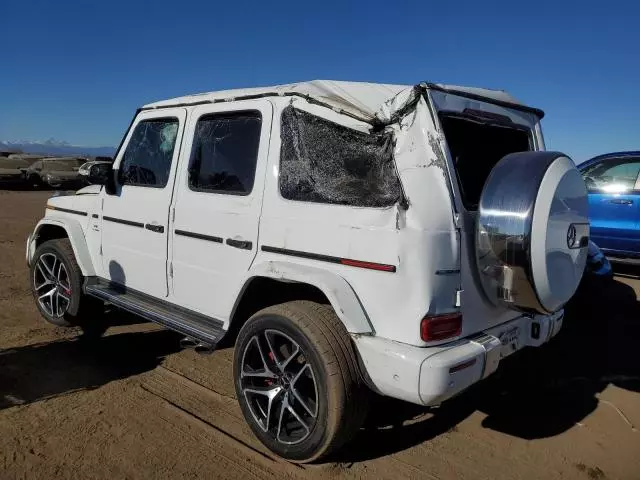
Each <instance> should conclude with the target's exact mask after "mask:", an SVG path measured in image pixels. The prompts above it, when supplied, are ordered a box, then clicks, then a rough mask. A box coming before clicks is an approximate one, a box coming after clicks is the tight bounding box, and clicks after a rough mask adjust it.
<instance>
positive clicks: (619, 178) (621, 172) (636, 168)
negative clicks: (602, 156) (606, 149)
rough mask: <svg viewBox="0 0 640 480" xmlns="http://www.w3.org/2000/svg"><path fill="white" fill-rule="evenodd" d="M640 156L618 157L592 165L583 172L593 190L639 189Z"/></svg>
mask: <svg viewBox="0 0 640 480" xmlns="http://www.w3.org/2000/svg"><path fill="white" fill-rule="evenodd" d="M639 173H640V158H632V159H629V158H626V159H624V158H616V159H612V160H606V161H604V162H601V163H598V164H596V165H592V166H591V167H588V168H586V169H585V170H584V171H583V172H582V176H583V178H584V181H585V184H586V185H587V188H588V189H589V191H591V192H602V193H624V192H628V191H632V190H638V189H639V188H638V185H637V180H638V174H639Z"/></svg>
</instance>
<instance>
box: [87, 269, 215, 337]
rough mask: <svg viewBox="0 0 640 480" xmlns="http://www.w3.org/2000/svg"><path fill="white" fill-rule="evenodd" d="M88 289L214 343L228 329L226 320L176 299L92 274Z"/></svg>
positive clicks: (157, 320) (121, 306) (184, 333)
mask: <svg viewBox="0 0 640 480" xmlns="http://www.w3.org/2000/svg"><path fill="white" fill-rule="evenodd" d="M84 291H85V293H86V294H87V295H91V296H93V297H96V298H99V299H101V300H104V301H106V302H109V303H111V304H112V305H115V306H116V307H119V308H121V309H122V310H126V311H127V312H131V313H133V314H135V315H139V316H140V317H142V318H144V319H146V320H149V321H151V322H155V323H158V324H160V325H162V326H163V327H167V328H169V329H171V330H175V331H176V332H179V333H182V334H183V335H186V336H188V337H191V338H194V339H196V340H199V341H200V342H202V343H204V344H207V345H209V346H211V347H214V346H215V344H216V343H218V342H219V341H220V340H221V339H222V337H223V336H224V334H225V333H226V330H224V329H223V325H224V324H223V322H221V321H220V320H217V319H214V318H211V317H207V316H205V315H202V314H200V313H197V312H194V311H192V310H188V309H186V308H183V307H179V306H177V305H174V304H172V303H169V302H166V301H164V300H159V299H157V298H154V297H151V296H149V295H146V294H144V293H141V292H138V291H135V290H132V289H130V288H127V287H124V286H122V285H119V284H114V283H111V282H109V281H108V280H104V279H102V278H98V277H91V278H88V279H87V281H86V283H85V286H84Z"/></svg>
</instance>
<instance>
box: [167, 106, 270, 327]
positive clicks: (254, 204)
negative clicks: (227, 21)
mask: <svg viewBox="0 0 640 480" xmlns="http://www.w3.org/2000/svg"><path fill="white" fill-rule="evenodd" d="M272 116H273V112H272V105H271V103H270V102H269V101H267V100H263V99H257V100H248V101H242V102H234V103H233V104H232V105H229V104H213V105H202V106H199V107H196V108H194V109H193V111H192V113H191V115H190V119H189V125H188V128H187V131H186V134H185V148H184V154H183V157H182V159H181V162H180V177H179V178H178V183H177V185H176V198H175V202H174V206H173V218H174V220H173V222H172V227H171V233H172V237H171V238H172V242H171V252H170V255H171V260H172V264H171V267H170V271H171V275H172V278H171V281H172V301H173V302H175V303H178V304H179V305H182V306H185V307H187V308H190V309H192V310H195V311H197V312H199V313H202V314H204V315H207V316H210V317H214V318H217V319H219V320H223V321H225V320H226V319H227V318H228V316H229V313H230V311H231V309H232V308H233V304H234V302H235V298H236V295H237V293H238V290H239V289H240V288H241V283H242V281H243V279H244V277H245V275H246V272H247V271H248V270H249V267H250V266H251V263H252V262H253V259H254V258H255V256H256V252H257V244H258V226H259V221H260V214H261V210H262V196H263V188H264V178H265V170H266V164H267V157H268V150H269V140H270V132H271V121H272Z"/></svg>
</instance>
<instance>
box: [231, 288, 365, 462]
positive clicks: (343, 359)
mask: <svg viewBox="0 0 640 480" xmlns="http://www.w3.org/2000/svg"><path fill="white" fill-rule="evenodd" d="M267 331H269V332H274V331H275V332H279V333H280V334H284V336H286V337H290V339H291V340H293V341H295V342H296V343H297V344H298V346H299V348H300V354H299V355H300V356H301V357H302V358H303V360H304V362H306V363H305V364H304V366H303V367H302V370H304V369H305V368H307V364H308V365H309V366H310V368H311V370H312V372H313V373H312V376H313V379H314V380H315V384H316V387H315V395H316V397H315V399H316V401H315V402H312V401H309V400H306V401H305V403H306V404H307V405H309V404H311V405H314V407H315V411H316V415H315V417H314V418H312V417H311V416H310V415H309V416H306V417H305V418H304V420H305V422H306V423H308V425H307V426H308V433H306V435H307V436H306V437H305V438H304V439H302V440H300V441H299V443H296V444H293V445H291V444H286V443H283V442H282V441H280V440H278V438H277V425H273V422H264V423H266V424H267V430H266V431H265V430H264V429H263V427H262V425H261V424H260V423H258V421H257V420H256V417H254V413H253V411H252V408H253V409H254V410H255V404H251V405H250V401H252V400H251V399H250V397H249V396H248V394H247V395H245V391H246V388H249V387H247V385H246V382H247V380H243V378H242V376H241V372H242V371H243V361H244V358H245V355H247V356H249V353H250V352H251V349H254V350H255V343H252V342H255V339H256V338H260V339H264V338H266V337H265V332H267ZM270 335H274V334H273V333H270ZM275 338H278V337H277V334H276V337H275ZM280 338H282V337H280ZM260 341H262V342H263V345H266V344H265V343H264V340H260ZM284 343H286V340H284ZM267 347H268V345H267ZM260 348H262V347H260ZM282 348H283V347H280V349H277V348H276V349H275V351H276V352H278V353H277V354H276V355H277V356H280V355H282ZM272 353H273V351H272ZM284 357H285V356H284V355H283V362H281V363H285V362H286V358H284ZM263 358H264V355H263ZM269 358H271V359H272V357H269ZM291 358H292V359H294V360H299V358H294V355H291ZM290 363H292V364H296V363H297V364H298V366H296V365H294V367H295V368H299V364H300V363H301V362H299V361H297V362H296V361H291V362H290ZM265 365H266V363H265ZM270 368H272V369H274V370H275V369H276V368H277V365H275V364H271V365H270ZM286 368H287V369H288V368H289V367H288V366H287V367H286ZM248 370H250V369H249V368H244V371H245V372H246V371H248ZM265 370H266V368H265ZM307 372H308V370H307ZM233 375H234V384H235V388H236V394H237V397H238V401H239V403H240V407H241V409H242V412H243V414H244V417H245V419H246V421H247V423H248V424H249V426H250V427H251V429H252V430H253V432H254V434H255V435H256V436H257V437H258V439H259V440H260V441H261V442H262V443H263V444H264V445H265V446H266V447H267V448H269V449H270V450H271V451H272V452H274V453H276V454H277V455H279V456H281V457H283V458H286V459H288V460H290V461H293V462H299V463H303V462H304V463H306V462H313V461H316V460H318V459H320V458H322V457H326V456H327V455H329V454H330V453H332V452H334V451H336V450H337V449H338V448H340V447H341V446H342V445H344V444H345V443H346V442H348V441H349V440H350V439H351V438H352V437H353V435H354V434H355V433H356V432H357V431H358V429H359V428H360V426H361V425H362V423H363V422H364V419H365V417H366V414H367V410H368V403H369V397H370V393H371V392H370V391H369V389H368V387H366V385H365V384H364V382H363V381H362V377H361V375H360V373H359V367H358V361H357V358H356V355H355V352H354V349H353V346H352V344H351V339H350V337H349V334H348V333H347V331H346V329H345V327H344V325H343V324H342V322H341V321H340V320H339V319H338V317H337V316H336V314H335V312H334V311H333V309H332V308H331V307H330V306H328V305H321V304H318V303H314V302H309V301H294V302H289V303H285V304H280V305H275V306H272V307H268V308H265V309H264V310H261V311H259V312H258V313H256V314H255V315H253V316H252V317H251V318H250V319H249V320H248V321H247V322H246V324H245V325H244V326H243V327H242V329H241V330H240V333H239V335H238V339H237V342H236V349H235V353H234V362H233ZM282 375H286V374H284V373H282ZM298 376H299V375H298ZM308 376H309V375H307V377H308ZM252 378H253V376H249V380H251V379H252ZM258 380H260V379H258ZM262 380H263V381H265V382H269V381H270V380H265V379H262ZM293 380H295V379H293ZM251 381H253V380H251ZM273 382H276V383H273ZM307 382H308V379H307ZM293 383H294V382H293V381H292V380H291V378H290V379H289V381H286V382H285V381H283V380H282V378H280V379H278V380H273V381H272V384H269V386H268V388H272V386H273V385H276V386H277V385H284V386H283V388H282V394H281V395H284V396H287V395H291V398H292V399H293V400H292V401H293V402H295V403H292V404H291V406H292V408H294V407H295V408H294V410H297V412H298V414H299V415H300V416H301V417H302V416H303V415H306V412H305V410H304V409H303V408H302V407H301V405H302V402H298V401H297V400H296V399H299V397H294V395H293V393H291V391H290V390H287V389H290V388H292V387H291V386H292V385H293ZM296 388H297V387H296ZM279 395H280V394H279ZM255 398H258V397H255ZM277 398H278V397H276V399H277ZM280 398H282V397H281V396H280ZM287 398H289V397H287ZM287 401H288V400H287ZM275 402H276V400H274V403H273V405H276V403H275ZM252 405H253V407H252ZM274 408H275V407H274ZM282 411H284V409H283V410H282ZM307 412H309V410H307ZM262 413H264V411H263V412H262ZM275 420H276V422H277V420H278V419H277V418H276V419H275ZM281 420H282V418H280V421H281ZM290 420H293V422H294V425H295V419H294V417H293V416H292V415H291V416H290ZM298 423H299V422H298ZM284 430H285V432H286V433H287V434H288V429H284ZM293 431H294V432H295V430H293ZM303 433H304V430H303Z"/></svg>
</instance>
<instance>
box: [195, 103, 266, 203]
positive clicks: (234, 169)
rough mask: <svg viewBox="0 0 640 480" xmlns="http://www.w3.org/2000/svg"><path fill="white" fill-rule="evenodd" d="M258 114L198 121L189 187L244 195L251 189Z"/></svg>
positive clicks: (255, 154) (255, 157) (231, 114)
mask: <svg viewBox="0 0 640 480" xmlns="http://www.w3.org/2000/svg"><path fill="white" fill-rule="evenodd" d="M261 125H262V117H261V116H260V112H255V111H251V112H238V113H225V114H221V115H219V114H216V115H207V116H204V117H202V118H201V119H200V120H198V123H197V125H196V131H195V134H194V139H193V149H192V150H191V162H190V165H191V166H190V168H189V187H190V188H191V189H193V190H204V191H210V192H222V193H231V194H237V195H247V194H249V193H251V190H252V189H253V182H254V178H255V173H256V162H257V160H258V146H259V144H260V128H261Z"/></svg>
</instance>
